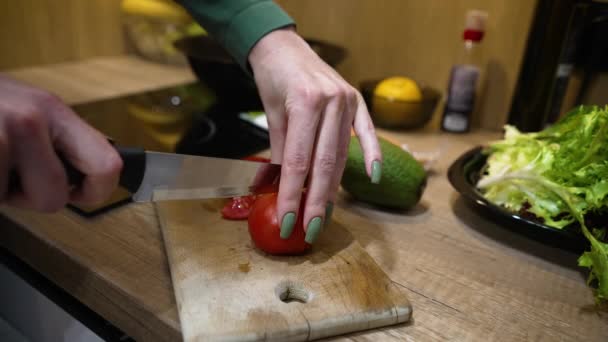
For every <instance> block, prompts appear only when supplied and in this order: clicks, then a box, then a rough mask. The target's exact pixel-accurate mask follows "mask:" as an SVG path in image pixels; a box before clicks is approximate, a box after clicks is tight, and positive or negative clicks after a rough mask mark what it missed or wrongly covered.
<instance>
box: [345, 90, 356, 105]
mask: <svg viewBox="0 0 608 342" xmlns="http://www.w3.org/2000/svg"><path fill="white" fill-rule="evenodd" d="M357 94H358V92H357V90H356V89H355V88H353V87H351V86H348V88H347V89H346V92H345V96H346V100H347V101H348V103H349V104H350V105H351V106H356V105H357V97H358V96H357Z"/></svg>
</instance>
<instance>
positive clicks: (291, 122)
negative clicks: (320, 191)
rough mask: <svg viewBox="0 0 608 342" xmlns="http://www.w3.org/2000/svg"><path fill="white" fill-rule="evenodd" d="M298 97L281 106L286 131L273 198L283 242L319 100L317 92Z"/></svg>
mask: <svg viewBox="0 0 608 342" xmlns="http://www.w3.org/2000/svg"><path fill="white" fill-rule="evenodd" d="M300 94H307V95H306V96H304V97H302V98H299V99H298V102H296V103H289V102H288V103H286V107H285V108H286V111H287V125H288V128H287V135H286V139H285V147H284V150H283V157H282V168H281V183H280V186H279V195H278V199H277V201H278V203H277V215H278V219H279V222H281V237H282V238H284V239H286V238H288V237H289V236H290V235H291V232H292V231H293V228H294V227H295V223H296V215H297V213H298V208H299V206H300V198H301V196H302V188H303V186H304V182H305V179H306V177H307V175H308V171H309V166H310V161H311V156H312V151H313V146H314V143H315V139H316V135H317V126H318V124H319V117H320V110H321V108H322V101H323V99H322V98H321V97H320V93H317V90H315V91H314V92H313V91H310V92H307V91H304V92H301V93H300Z"/></svg>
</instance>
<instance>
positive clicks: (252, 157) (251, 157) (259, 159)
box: [243, 156, 270, 163]
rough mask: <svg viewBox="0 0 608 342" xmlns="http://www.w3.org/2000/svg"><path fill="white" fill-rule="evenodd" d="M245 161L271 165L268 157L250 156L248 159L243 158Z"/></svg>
mask: <svg viewBox="0 0 608 342" xmlns="http://www.w3.org/2000/svg"><path fill="white" fill-rule="evenodd" d="M243 160H249V161H257V162H263V163H270V159H268V158H266V157H258V156H248V157H245V158H243Z"/></svg>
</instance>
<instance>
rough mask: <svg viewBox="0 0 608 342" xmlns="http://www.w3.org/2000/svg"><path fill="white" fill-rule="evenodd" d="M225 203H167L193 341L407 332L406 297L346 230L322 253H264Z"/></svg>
mask: <svg viewBox="0 0 608 342" xmlns="http://www.w3.org/2000/svg"><path fill="white" fill-rule="evenodd" d="M223 203H224V202H223V201H221V200H208V201H173V202H163V203H157V205H156V206H157V212H158V216H159V219H160V222H161V228H162V232H163V237H164V242H165V249H166V251H167V255H168V258H169V265H170V268H171V277H172V280H173V288H174V291H175V296H176V301H177V306H178V310H179V317H180V322H181V328H182V334H183V337H184V341H209V340H221V341H258V340H264V341H266V340H270V341H309V340H314V339H318V338H322V337H327V336H332V335H338V334H343V333H347V332H353V331H359V330H365V329H369V328H375V327H380V326H386V325H392V324H397V323H401V322H406V321H408V320H409V319H410V317H411V314H412V308H411V305H410V303H409V301H408V299H407V296H406V295H405V293H404V292H403V291H402V290H401V288H399V287H398V286H396V285H395V284H394V283H393V282H392V281H391V280H390V279H389V278H388V276H387V275H386V274H385V273H384V272H383V271H382V270H381V269H380V268H379V267H378V265H377V264H376V263H375V261H374V260H373V259H372V258H371V257H370V256H369V255H368V254H367V252H365V250H364V249H363V248H362V247H361V246H360V245H359V243H358V242H356V241H355V240H354V239H353V236H352V235H351V234H350V232H349V231H348V230H347V229H346V228H345V227H344V226H342V224H341V222H335V221H334V222H332V223H331V224H330V225H328V226H327V227H326V228H325V231H323V232H322V234H321V237H320V238H319V239H318V240H317V243H316V244H315V245H314V248H313V250H312V251H311V252H310V253H309V254H306V255H304V256H299V257H273V256H269V255H266V254H265V253H263V252H260V251H259V250H257V249H256V248H255V247H254V246H253V243H252V241H251V239H250V237H249V232H248V229H247V221H229V220H225V219H222V218H221V215H220V209H221V206H222V204H223Z"/></svg>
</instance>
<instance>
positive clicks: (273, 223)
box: [249, 193, 311, 255]
mask: <svg viewBox="0 0 608 342" xmlns="http://www.w3.org/2000/svg"><path fill="white" fill-rule="evenodd" d="M302 203H304V200H302ZM300 211H302V210H300ZM302 216H303V215H298V219H297V222H296V226H295V227H294V229H293V233H292V234H291V236H290V237H289V238H288V239H285V240H283V239H281V226H280V225H279V222H278V219H277V194H276V193H272V194H264V195H259V196H258V198H257V199H256V201H255V203H254V204H253V208H251V212H250V213H249V234H250V235H251V239H252V240H253V242H254V243H255V245H256V246H257V247H258V248H259V249H261V250H263V251H264V252H266V253H268V254H273V255H297V254H302V253H304V252H306V251H308V250H309V249H310V248H311V245H309V244H308V243H307V242H306V241H304V237H305V236H306V234H305V233H304V226H303V224H302Z"/></svg>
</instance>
